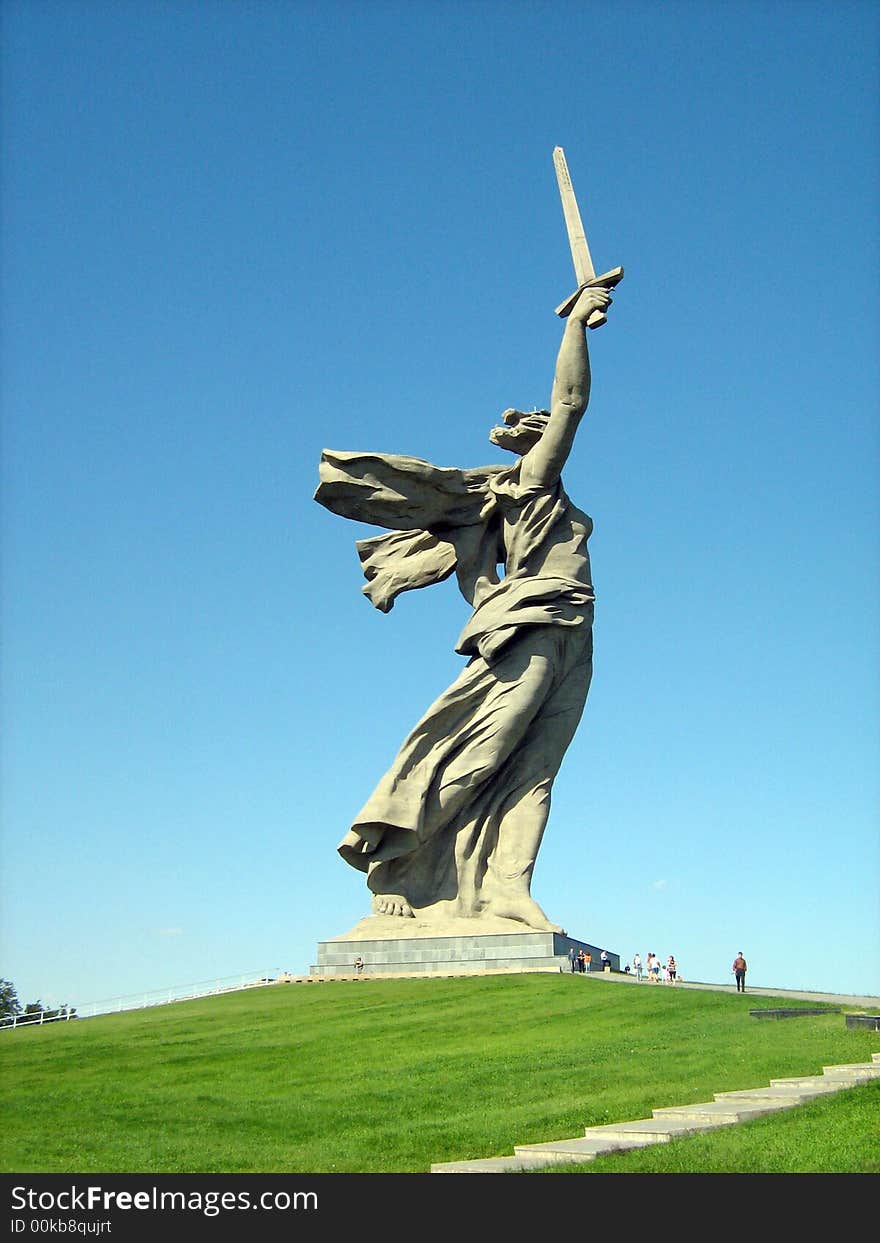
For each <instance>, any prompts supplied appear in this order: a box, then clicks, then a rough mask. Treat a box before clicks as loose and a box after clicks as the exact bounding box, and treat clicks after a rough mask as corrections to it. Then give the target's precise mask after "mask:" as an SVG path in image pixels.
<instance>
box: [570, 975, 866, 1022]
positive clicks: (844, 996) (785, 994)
mask: <svg viewBox="0 0 880 1243" xmlns="http://www.w3.org/2000/svg"><path fill="white" fill-rule="evenodd" d="M574 974H575V975H578V972H575V973H574ZM580 978H581V979H583V980H599V981H601V983H603V984H634V985H635V986H636V987H637V988H697V989H703V990H708V991H710V992H714V993H735V992H736V985H735V984H704V983H702V982H701V981H698V980H694V981H691V980H677V981H676V982H675V984H652V983H651V982H650V981H649V980H648V979H641V980H637V979H636V977H635V976H634V975H627V974H626V973H625V972H614V971H612V972H610V973H608V972H604V971H592V972H586V973H585V974H584V975H582V976H581V977H580ZM745 996H746V997H781V998H783V999H784V998H789V999H790V1000H795V1001H825V1002H828V1003H829V1004H830V1005H833V1006H858V1007H859V1008H862V1007H864V1008H865V1009H866V1010H873V1011H874V1013H880V997H871V996H868V995H863V996H859V995H856V994H854V993H819V992H809V991H807V990H802V989H791V988H752V987H751V986H750V985H749V986H747V989H746V992H745Z"/></svg>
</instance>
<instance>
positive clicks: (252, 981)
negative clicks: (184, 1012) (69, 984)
mask: <svg viewBox="0 0 880 1243" xmlns="http://www.w3.org/2000/svg"><path fill="white" fill-rule="evenodd" d="M277 978H278V977H277V976H270V975H268V974H266V975H259V974H258V973H257V972H256V971H248V972H244V973H242V974H240V975H228V976H223V977H221V978H220V979H217V980H203V981H201V982H200V983H198V984H181V985H177V986H175V987H173V988H157V989H153V990H151V991H150V992H138V993H128V994H127V995H126V996H123V997H111V998H110V999H109V1000H107V1001H92V1002H89V1003H88V1005H85V1006H66V1007H65V1006H53V1007H51V1008H49V1007H47V1008H46V1009H45V1010H40V1011H38V1012H36V1013H33V1014H17V1015H8V1016H7V1017H5V1018H2V1019H0V1031H4V1030H7V1031H11V1030H12V1029H13V1028H15V1027H32V1026H34V1025H35V1024H40V1025H42V1024H43V1023H65V1022H69V1021H70V1020H71V1019H90V1018H94V1017H95V1016H96V1015H99V1014H119V1013H122V1012H123V1011H125V1010H145V1009H147V1008H148V1007H149V1006H167V1005H169V1004H170V1003H172V1002H175V1001H194V1000H195V999H196V998H198V997H214V996H217V995H218V994H220V993H236V992H240V991H241V990H243V989H246V988H264V987H265V986H266V985H267V984H274V983H275V981H276V979H277ZM284 978H286V979H289V978H290V977H289V976H288V975H287V973H286V972H285V973H284ZM65 1011H66V1013H65Z"/></svg>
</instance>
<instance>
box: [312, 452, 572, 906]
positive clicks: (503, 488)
mask: <svg viewBox="0 0 880 1243" xmlns="http://www.w3.org/2000/svg"><path fill="white" fill-rule="evenodd" d="M519 474H520V463H519V462H517V464H516V465H514V466H512V467H509V468H508V467H501V466H488V467H479V468H476V469H472V470H458V469H455V468H448V467H437V466H432V465H431V464H430V463H428V462H424V461H422V460H421V459H419V458H411V457H403V456H399V455H391V454H367V453H343V452H335V451H330V450H327V451H325V452H324V454H323V455H322V459H321V465H320V485H319V487H318V490H317V492H316V493H315V499H316V500H317V501H319V502H320V503H321V504H322V505H324V506H325V507H326V508H328V509H330V510H332V511H333V512H334V513H337V514H339V515H341V516H342V517H345V518H352V519H356V520H358V521H361V522H368V523H371V524H373V525H376V526H382V527H385V528H390V529H391V531H392V534H389V535H381V536H375V537H372V538H369V539H365V540H360V541H358V543H357V548H358V554H359V556H360V559H361V563H362V566H363V570H364V575H365V577H366V579H367V585H366V586H365V587H364V589H363V590H364V592H365V594H366V595H367V596H368V597H369V598H370V600H371V601H372V603H373V604H374V605H375V606H376V607H377V608H379V609H380V610H382V611H383V612H387V611H388V610H389V609H391V608H392V607H393V604H394V601H395V599H396V598H397V596H398V595H400V594H401V592H404V591H409V590H414V589H416V588H419V587H424V586H428V585H430V584H432V583H435V582H440V581H442V580H443V579H445V578H448V577H449V576H450V575H451V574H452V573H453V572H455V574H456V575H457V578H458V583H459V587H460V589H461V591H462V593H463V595H464V596H465V598H466V599H467V600H468V602H469V603H470V604H471V605H472V606H473V610H474V611H473V614H472V616H471V618H470V620H469V621H468V623H467V625H466V626H465V627H464V629H463V631H462V633H461V635H460V636H459V639H458V642H457V644H456V651H458V652H460V653H461V654H462V655H464V656H467V657H469V658H470V659H469V661H468V664H467V665H466V666H465V668H464V669H463V670H462V672H461V674H460V675H459V677H458V678H457V679H456V681H455V682H454V683H453V684H452V686H451V687H450V688H449V689H448V690H447V691H445V692H444V693H443V694H442V695H441V696H440V697H439V699H437V700H436V701H435V702H434V703H433V704H432V705H431V707H430V708H429V709H428V711H427V712H426V713H425V715H424V716H423V717H422V719H421V720H420V721H419V722H418V724H417V725H416V726H415V728H414V729H413V730H412V732H411V733H410V734H409V736H408V737H407V738H406V739H405V741H404V742H403V745H402V746H401V748H400V751H399V752H398V754H397V757H396V759H395V761H394V763H393V764H392V766H391V768H390V769H389V770H388V772H387V773H386V774H385V776H384V777H383V778H382V780H381V781H380V782H379V784H378V786H377V787H376V789H375V790H374V792H373V794H372V795H371V796H370V798H369V799H368V800H367V802H366V804H365V805H364V807H363V808H362V810H361V812H360V813H359V815H358V816H357V817H355V820H354V821H353V823H352V825H351V828H350V830H349V832H348V833H346V835H345V837H344V838H343V840H342V842H341V843H340V845H339V853H340V854H341V855H342V857H343V858H344V859H345V860H346V861H347V862H348V863H350V864H351V865H352V866H353V867H356V868H359V869H360V870H361V871H364V872H366V873H367V883H368V886H369V888H370V889H371V890H373V892H374V893H382V894H394V895H397V896H400V897H402V898H404V899H405V900H406V901H407V902H409V904H410V906H411V907H412V908H413V911H414V912H415V913H416V914H424V915H425V916H427V917H429V918H438V919H439V918H443V917H446V916H461V915H464V916H477V915H480V914H481V913H483V912H485V913H487V914H491V913H493V907H494V909H496V910H503V906H504V895H505V893H506V892H509V891H513V890H516V891H519V892H521V891H522V890H523V888H525V890H526V892H527V891H528V887H529V884H530V881H531V874H532V869H533V867H534V863H535V857H536V855H537V851H538V847H539V846H540V841H541V837H542V835H543V831H544V827H545V824H546V820H547V814H548V812H549V807H550V791H551V787H552V784H553V780H554V778H555V776H556V773H557V771H558V769H559V766H560V764H561V762H562V757H563V755H564V754H565V751H566V749H567V747H568V744H569V742H570V741H571V738H572V737H573V735H574V731H575V729H576V727H577V724H578V721H579V720H580V717H581V713H582V711H583V707H584V703H585V700H586V696H587V690H588V688H589V683H590V676H591V672H592V620H593V600H594V595H593V589H592V584H591V578H590V563H589V556H588V553H587V540H588V538H589V535H590V532H591V530H592V523H591V521H590V519H589V518H588V517H587V515H586V514H584V513H582V512H581V511H580V510H578V509H577V508H575V506H574V505H572V503H571V501H570V500H569V499H568V497H567V496H566V494H565V491H564V489H563V487H562V484H561V482H558V483H556V484H555V485H554V486H553V487H549V488H543V487H524V486H523V485H522V484H521V483H520V481H519ZM499 565H500V566H502V567H503V569H504V576H503V577H500V576H499V573H498V567H499Z"/></svg>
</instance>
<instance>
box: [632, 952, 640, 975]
mask: <svg viewBox="0 0 880 1243" xmlns="http://www.w3.org/2000/svg"><path fill="white" fill-rule="evenodd" d="M633 971H635V973H636V979H637V980H640V979H641V978H642V956H641V954H633Z"/></svg>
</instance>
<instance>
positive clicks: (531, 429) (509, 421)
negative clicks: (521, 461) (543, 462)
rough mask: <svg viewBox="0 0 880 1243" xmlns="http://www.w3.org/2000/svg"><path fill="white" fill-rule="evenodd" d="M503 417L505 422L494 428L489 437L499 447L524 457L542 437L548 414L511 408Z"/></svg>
mask: <svg viewBox="0 0 880 1243" xmlns="http://www.w3.org/2000/svg"><path fill="white" fill-rule="evenodd" d="M501 417H502V419H503V420H504V422H503V423H501V424H499V425H498V426H497V427H493V428H492V430H491V432H490V433H489V439H490V440H491V442H492V444H493V445H497V446H498V448H499V449H508V450H509V451H510V452H511V453H518V454H519V455H520V457H522V455H523V454H524V453H528V451H529V449H531V448H532V446H533V445H536V444H537V443H538V441H539V440H540V439H541V434H542V433H543V431H544V428H545V427H546V425H547V417H548V416H547V413H546V411H539V410H534V411H532V413H531V414H524V413H523V411H522V410H513V409H509V410H505V411H504V413H503V414H502V415H501Z"/></svg>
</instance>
